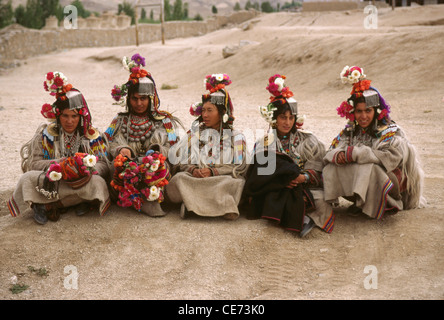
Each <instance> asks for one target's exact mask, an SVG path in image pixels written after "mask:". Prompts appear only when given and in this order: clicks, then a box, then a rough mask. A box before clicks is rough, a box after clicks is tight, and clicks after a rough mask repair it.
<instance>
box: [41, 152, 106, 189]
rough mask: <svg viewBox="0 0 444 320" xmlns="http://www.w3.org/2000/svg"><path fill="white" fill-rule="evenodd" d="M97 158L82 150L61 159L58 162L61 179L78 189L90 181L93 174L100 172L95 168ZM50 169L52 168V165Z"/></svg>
mask: <svg viewBox="0 0 444 320" xmlns="http://www.w3.org/2000/svg"><path fill="white" fill-rule="evenodd" d="M97 160H98V158H97V156H95V155H91V154H88V153H80V152H78V153H76V154H75V155H74V156H73V157H68V158H65V159H63V160H61V161H60V162H59V163H58V165H59V166H60V169H61V175H62V177H61V179H63V180H64V181H65V182H66V183H68V184H69V185H70V186H71V187H72V188H73V189H78V188H80V187H82V186H84V185H85V184H86V183H88V182H89V180H90V179H91V177H92V175H94V174H98V172H97V170H96V169H95V165H96V163H97ZM54 168H57V167H54ZM49 170H51V167H50V169H49ZM50 174H51V173H50Z"/></svg>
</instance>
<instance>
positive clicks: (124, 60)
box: [122, 57, 129, 71]
mask: <svg viewBox="0 0 444 320" xmlns="http://www.w3.org/2000/svg"><path fill="white" fill-rule="evenodd" d="M122 65H123V67H124V68H125V70H128V71H129V68H128V58H127V57H123V59H122Z"/></svg>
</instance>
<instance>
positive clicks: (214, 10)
mask: <svg viewBox="0 0 444 320" xmlns="http://www.w3.org/2000/svg"><path fill="white" fill-rule="evenodd" d="M211 12H212V13H213V14H217V8H216V6H215V5H213V6H212V7H211Z"/></svg>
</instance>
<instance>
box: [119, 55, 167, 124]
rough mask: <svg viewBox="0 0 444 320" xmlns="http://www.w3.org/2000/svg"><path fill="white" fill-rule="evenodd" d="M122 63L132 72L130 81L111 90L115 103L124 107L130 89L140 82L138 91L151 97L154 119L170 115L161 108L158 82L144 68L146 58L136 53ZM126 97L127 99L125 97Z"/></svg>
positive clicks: (124, 58)
mask: <svg viewBox="0 0 444 320" xmlns="http://www.w3.org/2000/svg"><path fill="white" fill-rule="evenodd" d="M122 65H123V67H124V68H125V70H127V71H129V72H130V76H129V78H128V81H127V82H126V83H124V84H122V85H115V86H114V88H113V89H112V90H111V96H112V97H113V99H114V100H115V101H116V102H115V103H114V104H117V105H120V106H122V107H124V106H126V105H127V104H126V103H127V102H126V99H128V98H129V97H127V96H128V89H129V88H130V86H132V85H136V84H139V89H138V93H139V94H140V95H146V96H149V97H150V100H151V110H150V111H151V114H152V115H153V117H154V119H156V120H162V119H164V118H165V117H167V116H170V115H169V114H168V113H167V112H165V111H161V110H159V106H160V99H159V95H158V93H157V88H156V83H155V82H154V79H153V77H152V76H151V73H149V72H148V71H146V70H145V69H143V67H145V66H146V62H145V58H144V57H142V56H141V55H140V54H138V53H136V54H135V55H133V56H132V57H131V59H128V58H127V57H123V59H122ZM125 98H126V99H125Z"/></svg>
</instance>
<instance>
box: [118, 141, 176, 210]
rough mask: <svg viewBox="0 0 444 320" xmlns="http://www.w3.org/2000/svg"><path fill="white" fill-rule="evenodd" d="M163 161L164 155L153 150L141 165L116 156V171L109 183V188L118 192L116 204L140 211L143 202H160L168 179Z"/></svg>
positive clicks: (167, 172) (164, 159) (147, 154)
mask: <svg viewBox="0 0 444 320" xmlns="http://www.w3.org/2000/svg"><path fill="white" fill-rule="evenodd" d="M165 161H166V157H165V156H164V155H162V154H161V153H160V152H157V151H156V152H155V151H153V150H149V151H148V152H147V153H146V155H145V157H144V158H143V159H142V161H141V163H137V162H136V161H132V160H130V159H128V158H127V157H124V156H122V155H118V156H117V157H116V159H115V160H114V167H115V168H116V171H115V173H114V177H113V180H112V181H111V186H112V187H113V188H114V189H115V190H117V191H118V192H119V195H118V197H119V200H118V201H117V204H118V205H119V206H121V207H131V206H133V207H134V208H135V209H136V210H138V211H140V209H141V207H142V205H143V203H144V202H145V201H158V202H162V201H163V199H164V186H166V185H167V184H168V178H169V171H168V168H167V166H166V164H165Z"/></svg>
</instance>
